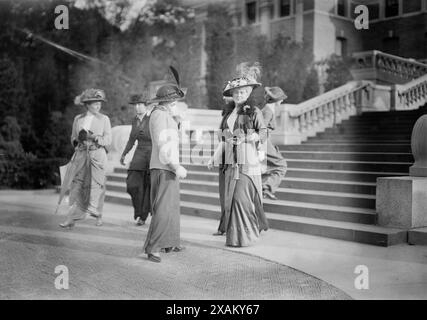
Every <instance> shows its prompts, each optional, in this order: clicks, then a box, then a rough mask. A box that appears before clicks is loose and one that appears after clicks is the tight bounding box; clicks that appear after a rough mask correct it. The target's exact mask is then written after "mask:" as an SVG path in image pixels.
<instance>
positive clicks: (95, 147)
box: [77, 144, 102, 151]
mask: <svg viewBox="0 0 427 320" xmlns="http://www.w3.org/2000/svg"><path fill="white" fill-rule="evenodd" d="M77 148H78V149H79V150H86V149H88V150H89V151H94V150H98V149H99V148H102V146H99V145H95V144H90V145H84V144H79V145H78V146H77Z"/></svg>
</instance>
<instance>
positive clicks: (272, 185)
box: [262, 139, 288, 193]
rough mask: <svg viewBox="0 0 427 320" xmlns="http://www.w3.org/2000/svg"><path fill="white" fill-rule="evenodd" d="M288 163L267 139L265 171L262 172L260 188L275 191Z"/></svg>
mask: <svg viewBox="0 0 427 320" xmlns="http://www.w3.org/2000/svg"><path fill="white" fill-rule="evenodd" d="M287 168H288V164H287V163H286V160H285V159H284V158H283V156H282V154H281V153H280V151H279V149H278V148H277V147H276V146H275V145H273V143H272V142H271V140H270V139H268V141H267V171H266V172H265V173H263V174H262V188H263V189H268V190H270V191H271V192H273V193H274V192H276V190H277V188H279V186H280V183H281V182H282V179H283V178H284V177H285V174H286V170H287Z"/></svg>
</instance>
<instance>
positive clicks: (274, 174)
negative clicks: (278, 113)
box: [262, 87, 288, 200]
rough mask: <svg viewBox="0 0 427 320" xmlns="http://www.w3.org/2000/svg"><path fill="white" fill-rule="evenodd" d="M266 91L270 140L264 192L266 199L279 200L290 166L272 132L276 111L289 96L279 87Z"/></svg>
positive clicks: (267, 123)
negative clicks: (276, 193) (273, 141)
mask: <svg viewBox="0 0 427 320" xmlns="http://www.w3.org/2000/svg"><path fill="white" fill-rule="evenodd" d="M264 90H265V94H264V98H265V102H266V105H265V106H264V108H263V109H262V115H263V117H264V122H265V124H266V126H267V129H268V140H267V170H266V172H264V173H263V174H262V191H263V196H264V198H270V199H272V200H277V197H276V195H275V194H274V193H275V192H276V190H277V188H278V187H279V186H280V183H281V181H282V179H283V178H284V177H285V174H286V170H287V168H288V165H287V163H286V160H285V159H284V158H283V156H282V154H281V153H280V151H279V149H278V148H277V147H276V146H275V145H273V143H272V141H271V132H272V131H273V130H274V129H275V128H276V120H275V109H276V107H277V106H279V105H280V104H281V103H282V102H283V100H285V99H286V98H287V96H286V94H285V93H284V92H283V90H282V89H281V88H279V87H265V89H264Z"/></svg>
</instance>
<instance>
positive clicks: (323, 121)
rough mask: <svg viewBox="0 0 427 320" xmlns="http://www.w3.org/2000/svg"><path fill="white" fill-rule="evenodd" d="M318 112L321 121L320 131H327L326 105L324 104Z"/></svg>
mask: <svg viewBox="0 0 427 320" xmlns="http://www.w3.org/2000/svg"><path fill="white" fill-rule="evenodd" d="M317 110H318V113H317V117H318V119H319V130H320V131H323V130H325V129H326V127H325V125H326V117H325V105H324V104H322V105H321V106H320V107H319V108H318V109H317Z"/></svg>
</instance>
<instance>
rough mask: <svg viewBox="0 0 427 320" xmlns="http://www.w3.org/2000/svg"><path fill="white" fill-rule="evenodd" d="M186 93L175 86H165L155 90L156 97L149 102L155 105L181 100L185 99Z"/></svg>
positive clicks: (183, 89)
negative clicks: (156, 103)
mask: <svg viewBox="0 0 427 320" xmlns="http://www.w3.org/2000/svg"><path fill="white" fill-rule="evenodd" d="M186 91H187V89H185V88H180V87H178V86H177V85H175V84H165V85H163V86H161V87H160V88H159V89H158V90H157V92H156V97H155V98H154V99H152V100H150V102H151V103H155V102H166V101H178V100H182V99H184V98H185V94H186Z"/></svg>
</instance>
